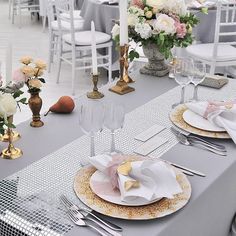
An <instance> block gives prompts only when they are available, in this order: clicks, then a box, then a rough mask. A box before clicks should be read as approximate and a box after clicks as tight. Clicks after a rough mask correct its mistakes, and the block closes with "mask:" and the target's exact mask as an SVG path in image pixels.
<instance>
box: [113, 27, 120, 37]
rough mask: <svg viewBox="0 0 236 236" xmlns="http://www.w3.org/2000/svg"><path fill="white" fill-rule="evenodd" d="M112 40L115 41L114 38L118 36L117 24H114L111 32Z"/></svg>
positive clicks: (118, 28)
mask: <svg viewBox="0 0 236 236" xmlns="http://www.w3.org/2000/svg"><path fill="white" fill-rule="evenodd" d="M111 34H112V38H113V39H115V38H116V36H118V35H119V34H120V26H119V25H118V24H115V25H114V26H113V28H112V30H111Z"/></svg>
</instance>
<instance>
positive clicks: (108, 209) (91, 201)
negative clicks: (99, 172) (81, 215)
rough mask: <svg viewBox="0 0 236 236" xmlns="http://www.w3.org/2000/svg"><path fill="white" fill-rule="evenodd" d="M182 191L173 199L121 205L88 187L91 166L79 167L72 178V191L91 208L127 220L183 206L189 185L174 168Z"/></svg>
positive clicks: (149, 216) (189, 193) (158, 213)
mask: <svg viewBox="0 0 236 236" xmlns="http://www.w3.org/2000/svg"><path fill="white" fill-rule="evenodd" d="M174 170H175V172H176V174H177V181H178V182H179V184H180V186H181V188H182V189H183V192H182V193H180V194H176V195H175V197H174V198H173V199H167V198H163V199H162V200H160V201H158V202H155V203H152V204H149V205H146V206H121V205H116V204H114V203H111V202H107V201H105V200H103V199H101V198H99V197H98V196H97V195H96V194H95V193H93V192H92V190H91V188H90V184H89V181H90V177H91V176H92V174H93V173H94V172H95V171H96V168H94V167H92V166H85V167H83V168H81V169H80V170H79V171H78V173H77V174H76V176H75V179H74V191H75V193H76V195H77V197H78V198H79V199H80V200H81V201H82V202H83V203H84V204H85V205H87V206H88V207H90V208H91V209H93V210H95V211H97V212H99V213H101V214H103V215H107V216H111V217H115V218H120V219H128V220H149V219H155V218H160V217H163V216H167V215H170V214H173V213H174V212H176V211H178V210H179V209H181V208H183V207H184V206H185V205H186V204H187V203H188V201H189V199H190V196H191V185H190V183H189V181H188V179H187V177H186V176H185V175H184V174H183V173H182V172H180V171H179V170H177V169H176V168H174Z"/></svg>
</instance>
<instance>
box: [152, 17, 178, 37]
mask: <svg viewBox="0 0 236 236" xmlns="http://www.w3.org/2000/svg"><path fill="white" fill-rule="evenodd" d="M152 26H153V28H154V30H156V31H157V32H161V31H164V32H165V33H166V34H172V35H173V34H174V33H175V32H176V28H175V21H174V19H173V18H171V17H169V16H168V15H166V14H160V15H157V19H156V20H153V21H152Z"/></svg>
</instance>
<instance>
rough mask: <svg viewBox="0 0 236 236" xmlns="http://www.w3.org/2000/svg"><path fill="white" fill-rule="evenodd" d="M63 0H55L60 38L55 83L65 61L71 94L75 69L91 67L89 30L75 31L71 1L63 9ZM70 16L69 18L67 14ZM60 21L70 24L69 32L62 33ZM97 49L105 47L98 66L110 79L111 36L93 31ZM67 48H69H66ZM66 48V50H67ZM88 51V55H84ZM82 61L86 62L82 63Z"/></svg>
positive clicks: (68, 0)
mask: <svg viewBox="0 0 236 236" xmlns="http://www.w3.org/2000/svg"><path fill="white" fill-rule="evenodd" d="M62 1H63V0H57V1H56V12H57V19H58V23H59V29H60V31H61V33H60V39H59V45H60V46H59V54H58V71H57V83H59V77H60V71H61V63H62V61H64V62H67V63H69V64H70V65H71V67H72V94H74V93H75V77H76V71H77V70H86V69H91V68H92V65H91V61H92V58H91V39H92V35H91V31H80V32H75V25H74V15H73V14H74V12H73V1H72V0H66V1H67V3H68V5H69V9H65V7H64V6H62V5H61V2H62ZM68 15H69V16H70V17H69V18H68V17H67V16H68ZM62 22H67V23H69V24H70V28H71V30H70V33H68V34H62V31H63V28H62ZM95 37H96V46H97V49H106V51H107V54H105V55H98V67H103V68H105V69H106V70H108V74H109V75H108V78H109V81H111V73H112V71H111V63H112V40H111V36H110V35H109V34H106V33H102V32H98V31H96V32H95ZM68 48H69V49H68ZM67 49H68V50H67ZM87 52H89V55H85V53H86V54H87ZM84 62H88V63H89V65H88V64H87V63H85V64H83V63H84Z"/></svg>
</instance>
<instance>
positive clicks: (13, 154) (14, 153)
mask: <svg viewBox="0 0 236 236" xmlns="http://www.w3.org/2000/svg"><path fill="white" fill-rule="evenodd" d="M12 121H13V116H10V117H8V122H9V123H12ZM12 134H13V132H12V129H11V128H8V129H7V135H8V137H9V144H8V147H7V148H5V149H4V150H2V153H1V157H2V158H4V159H9V160H15V159H17V158H19V157H21V156H22V155H23V152H22V151H21V150H20V149H19V148H15V147H14V145H13V135H12Z"/></svg>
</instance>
